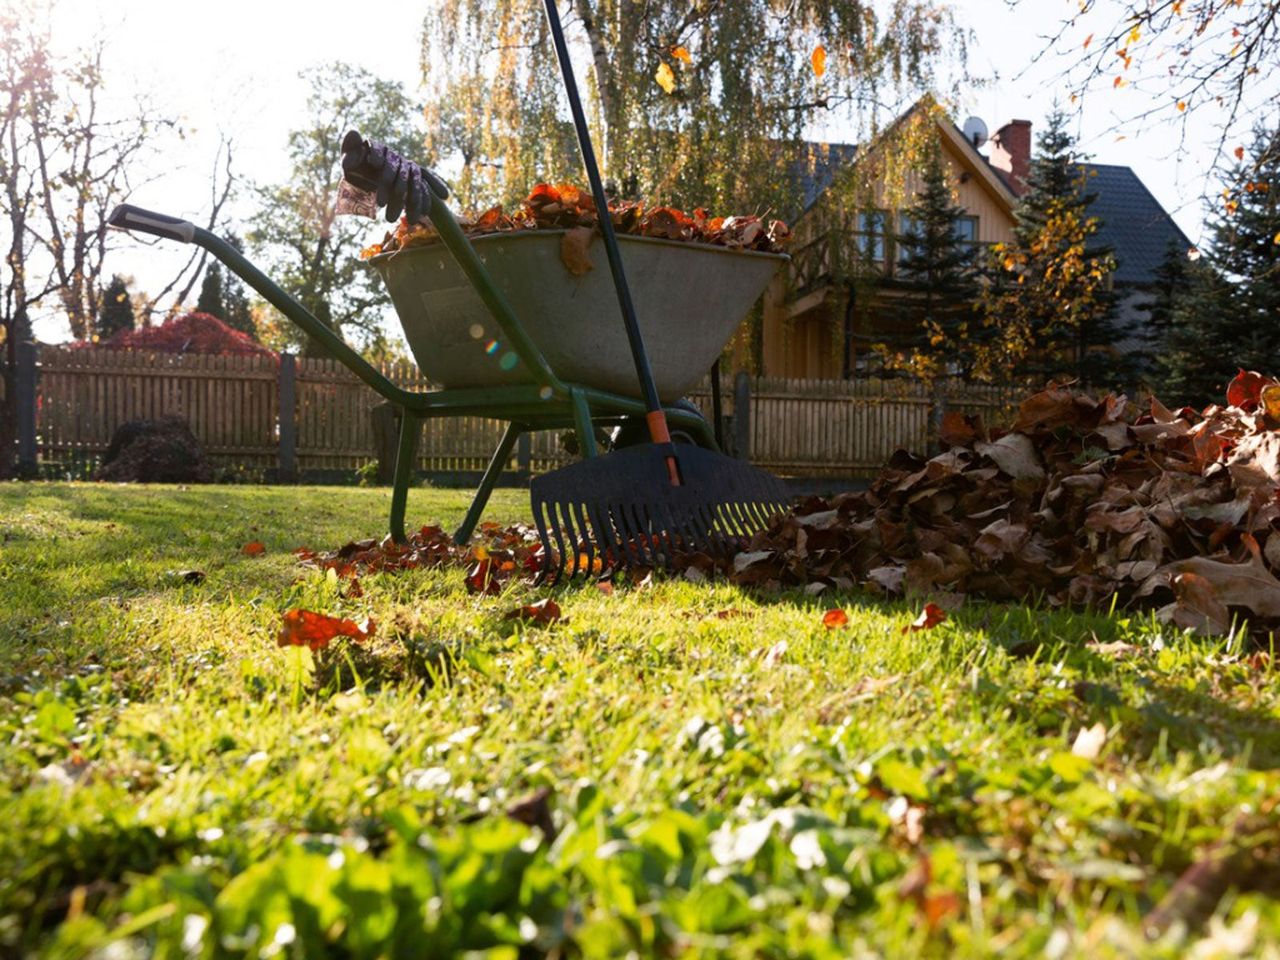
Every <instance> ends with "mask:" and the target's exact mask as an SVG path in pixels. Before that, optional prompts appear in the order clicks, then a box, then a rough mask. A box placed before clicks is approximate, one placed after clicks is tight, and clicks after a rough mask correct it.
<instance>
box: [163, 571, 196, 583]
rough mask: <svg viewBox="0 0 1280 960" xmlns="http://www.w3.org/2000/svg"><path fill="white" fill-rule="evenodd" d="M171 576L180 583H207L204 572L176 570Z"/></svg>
mask: <svg viewBox="0 0 1280 960" xmlns="http://www.w3.org/2000/svg"><path fill="white" fill-rule="evenodd" d="M169 576H170V577H172V578H173V579H174V580H176V581H177V582H179V583H191V584H200V583H204V581H205V572H204V571H203V570H175V571H173V573H171V574H170V575H169Z"/></svg>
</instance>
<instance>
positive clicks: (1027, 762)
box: [0, 484, 1280, 958]
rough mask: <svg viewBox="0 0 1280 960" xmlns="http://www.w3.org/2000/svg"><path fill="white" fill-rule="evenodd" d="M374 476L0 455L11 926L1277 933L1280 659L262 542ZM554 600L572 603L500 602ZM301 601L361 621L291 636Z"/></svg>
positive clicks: (1051, 939)
mask: <svg viewBox="0 0 1280 960" xmlns="http://www.w3.org/2000/svg"><path fill="white" fill-rule="evenodd" d="M388 501H389V492H388V491H385V490H367V489H333V488H329V489H320V488H264V487H203V488H191V489H184V488H174V487H137V486H105V485H78V484H25V485H17V484H9V485H4V486H0V541H2V542H0V823H2V824H3V827H2V828H0V955H3V956H20V955H23V954H25V953H34V954H42V955H48V956H85V955H96V956H101V957H134V956H138V957H142V956H159V957H196V956H203V957H209V956H259V955H261V956H270V955H278V956H284V957H294V956H296V957H315V956H321V955H325V954H332V955H341V956H352V957H375V956H404V957H418V956H443V955H451V954H456V953H461V952H463V951H468V950H470V951H476V953H475V954H473V955H475V956H493V957H517V956H522V957H523V956H541V955H550V956H558V957H566V956H569V957H571V956H579V955H586V956H618V957H621V956H627V955H630V956H637V957H650V956H664V957H667V956H691V957H703V956H734V957H753V958H754V957H783V956H811V957H833V958H834V957H850V956H860V955H885V956H901V957H915V956H980V955H990V954H993V953H997V952H1000V953H1003V954H1005V955H1009V956H1044V955H1048V956H1056V957H1064V956H1076V955H1087V956H1089V957H1091V958H1100V957H1107V956H1132V955H1155V956H1169V957H1174V956H1184V955H1187V954H1188V952H1189V951H1191V950H1193V949H1198V950H1200V951H1202V952H1201V953H1200V954H1197V955H1199V956H1218V955H1234V954H1233V953H1232V952H1231V951H1233V950H1235V951H1238V952H1241V953H1244V954H1263V955H1270V956H1280V905H1278V903H1277V901H1276V900H1275V899H1272V897H1273V896H1274V895H1275V893H1276V890H1275V889H1274V887H1272V888H1271V889H1268V885H1269V884H1274V883H1275V882H1276V880H1275V874H1276V873H1280V856H1278V851H1280V843H1277V838H1276V836H1275V832H1274V828H1271V830H1270V831H1269V830H1268V829H1262V830H1261V831H1259V829H1258V827H1259V825H1261V826H1262V827H1264V828H1265V827H1267V825H1268V823H1269V822H1270V821H1269V820H1268V818H1269V817H1270V818H1274V817H1275V816H1276V814H1275V811H1274V804H1275V802H1276V798H1277V795H1280V774H1278V773H1277V768H1278V767H1280V697H1278V695H1277V676H1278V674H1277V672H1276V671H1275V670H1274V669H1273V668H1269V667H1268V666H1267V665H1266V664H1265V662H1263V659H1262V658H1258V657H1254V658H1252V659H1250V657H1249V653H1250V652H1249V651H1239V650H1237V649H1236V648H1235V647H1234V646H1233V644H1232V643H1231V642H1229V641H1210V640H1204V639H1199V638H1194V637H1188V636H1184V635H1179V634H1177V633H1174V632H1171V631H1170V630H1169V629H1168V628H1161V627H1160V626H1159V625H1158V624H1156V623H1154V622H1153V620H1152V618H1150V617H1149V616H1145V615H1143V616H1136V615H1135V616H1129V617H1126V616H1124V615H1115V616H1111V617H1107V616H1100V615H1083V614H1078V613H1077V614H1066V613H1053V612H1047V611H1042V610H1037V609H1032V608H1027V607H993V606H982V605H968V606H965V607H964V608H963V609H961V610H960V611H958V612H956V613H954V614H953V615H952V616H951V618H950V619H949V620H948V621H947V622H946V623H944V624H943V625H942V626H940V627H937V628H936V629H933V630H930V631H922V632H918V633H904V631H903V628H904V627H905V626H906V625H907V624H908V623H910V621H911V620H912V619H913V617H914V616H915V614H916V613H917V612H918V610H919V607H920V603H921V601H917V602H914V603H910V604H902V603H885V602H882V601H879V600H876V599H874V598H872V597H869V596H867V595H864V594H860V593H853V594H847V595H841V596H822V597H817V598H813V597H806V596H803V595H783V596H777V597H765V596H755V595H751V594H748V593H745V592H743V591H741V590H739V589H736V588H732V587H728V586H725V585H715V584H694V583H690V582H687V581H661V580H659V581H657V582H655V583H653V584H652V586H650V587H646V588H643V589H640V588H621V587H620V588H618V589H617V590H616V591H614V592H613V594H612V595H607V594H605V593H604V592H603V591H601V590H598V589H596V588H595V587H592V586H585V587H584V586H577V587H574V588H570V589H561V590H555V591H548V590H545V589H544V590H537V589H534V588H532V587H528V586H525V585H523V584H520V585H514V586H512V587H510V588H508V590H507V592H506V593H505V594H504V595H503V596H500V597H475V596H471V595H469V594H468V593H467V592H466V591H465V589H464V585H463V576H464V573H463V571H462V570H460V569H449V570H440V571H414V572H411V573H405V574H400V575H371V576H366V577H364V578H362V583H363V587H364V595H363V597H361V598H359V599H347V598H346V597H345V596H344V591H345V590H346V584H345V583H342V582H338V581H335V580H334V579H332V578H331V577H327V576H326V575H324V574H321V573H319V572H315V571H307V570H304V569H301V568H300V567H299V566H298V565H297V563H296V562H295V559H294V558H293V557H292V556H291V554H290V551H291V550H293V549H294V548H296V547H299V546H303V545H307V546H311V547H314V548H317V549H320V548H325V549H327V548H331V547H334V546H337V545H339V544H341V543H343V542H344V541H346V540H349V539H352V538H358V537H364V536H373V535H380V534H381V532H382V529H383V524H384V522H385V516H386V512H387V507H388ZM466 502H467V498H466V496H464V495H463V494H461V493H458V492H452V491H435V490H417V491H414V492H413V494H412V495H411V499H410V519H411V520H412V521H415V522H419V523H421V522H426V521H428V520H438V521H443V522H446V523H450V522H455V521H456V520H458V519H459V518H460V517H461V514H462V511H463V509H464V507H465V505H466ZM526 509H527V502H526V497H525V494H523V493H520V492H516V491H508V492H500V493H499V495H498V496H497V497H495V501H494V504H493V506H492V508H491V510H490V516H491V517H492V518H493V519H499V520H503V521H511V520H517V519H520V518H521V517H523V516H524V514H525V510H526ZM251 540H259V541H262V542H263V543H264V544H265V545H266V548H267V549H266V552H265V554H263V555H262V556H258V557H250V556H246V555H244V554H242V553H241V552H240V548H241V546H242V545H243V544H244V543H246V542H248V541H251ZM185 570H200V571H202V572H203V573H204V574H205V578H204V581H203V582H202V583H199V584H192V583H188V582H187V581H186V580H185V579H184V578H183V577H182V576H181V575H180V574H181V572H182V571H185ZM548 593H551V594H553V595H554V596H555V598H556V600H557V602H558V603H559V604H560V605H561V607H562V608H563V612H564V616H565V620H563V621H562V622H560V623H556V624H554V625H551V626H549V627H547V626H522V625H520V624H518V623H516V622H513V621H510V620H505V619H504V614H505V613H506V612H507V611H509V610H511V609H512V608H513V607H515V606H517V605H519V604H521V603H527V602H529V601H530V600H533V599H537V598H538V597H539V596H542V595H546V594H548ZM833 606H840V607H843V608H844V609H845V610H847V611H848V613H849V616H850V622H849V625H848V626H847V627H845V628H843V629H836V630H828V629H826V628H824V626H823V624H822V613H823V611H824V610H826V609H827V608H829V607H833ZM294 607H305V608H307V609H311V610H316V611H320V612H325V613H331V614H342V615H343V616H350V617H352V618H356V619H359V618H361V617H365V616H372V617H374V618H375V619H376V621H377V622H378V635H377V638H376V639H375V640H374V641H373V642H372V643H370V644H368V645H365V646H360V647H357V646H355V645H353V644H349V643H348V642H347V641H339V642H338V643H337V644H336V645H335V646H334V647H333V648H331V649H329V650H327V651H324V652H322V653H320V654H317V655H313V654H311V653H310V652H309V651H307V650H305V649H302V648H290V649H281V648H279V647H277V645H276V642H275V637H276V633H277V631H278V629H279V624H280V618H281V614H282V613H284V612H285V611H286V610H288V609H291V608H294ZM1098 724H1101V725H1102V727H1103V728H1105V731H1106V735H1105V743H1104V744H1103V745H1102V747H1101V750H1100V753H1098V755H1097V756H1088V755H1087V754H1089V751H1087V750H1083V748H1082V749H1081V751H1080V752H1082V753H1085V754H1086V756H1081V755H1079V754H1078V753H1073V751H1072V748H1073V745H1075V744H1076V738H1077V736H1078V735H1079V734H1080V732H1081V731H1082V730H1088V729H1090V728H1094V727H1095V725H1098ZM538 791H546V793H545V798H546V799H545V801H541V800H539V799H538V797H539V796H540V794H539V793H538ZM513 807H514V811H513V809H512V808H513ZM512 813H514V814H515V815H514V816H512ZM525 821H527V822H529V823H532V824H541V825H540V826H538V825H527V823H526V822H525ZM1234 827H1239V831H1238V836H1239V839H1238V841H1237V842H1233V843H1228V844H1227V845H1226V846H1225V847H1224V848H1223V849H1222V850H1220V851H1219V854H1218V856H1220V857H1221V858H1222V860H1223V864H1222V866H1221V868H1220V869H1217V870H1216V871H1215V870H1214V869H1212V868H1210V869H1208V870H1206V871H1205V872H1206V874H1208V875H1209V878H1208V880H1206V881H1204V882H1202V883H1201V884H1200V886H1199V888H1188V890H1186V891H1184V893H1186V895H1185V896H1180V897H1179V898H1178V903H1177V905H1176V908H1175V909H1172V910H1169V911H1166V912H1165V913H1164V914H1162V915H1160V916H1163V917H1165V918H1169V917H1172V922H1171V923H1168V924H1162V925H1164V926H1167V927H1168V929H1167V932H1166V933H1165V934H1164V935H1163V936H1162V937H1159V938H1156V939H1148V937H1147V936H1146V934H1145V927H1146V926H1148V923H1147V920H1146V919H1144V918H1149V917H1150V915H1151V913H1152V911H1153V909H1155V907H1156V906H1157V904H1159V903H1160V902H1161V901H1162V900H1166V899H1167V898H1166V895H1167V894H1168V893H1169V891H1170V889H1171V887H1173V885H1174V884H1175V881H1177V879H1178V878H1179V876H1180V875H1182V874H1183V873H1184V871H1186V870H1187V868H1188V867H1189V866H1191V865H1192V864H1194V863H1196V862H1197V861H1198V860H1201V859H1203V858H1205V856H1206V853H1207V852H1208V851H1209V850H1210V847H1211V845H1212V844H1213V843H1215V841H1221V840H1223V839H1224V837H1227V836H1228V834H1230V832H1231V831H1232V829H1233V828H1234ZM1220 877H1221V878H1223V879H1220ZM1226 881H1230V883H1229V884H1227V883H1226ZM1224 888H1225V892H1224ZM1197 889H1199V890H1201V891H1202V893H1201V894H1200V895H1197V894H1196V891H1197ZM1218 948H1221V949H1224V950H1226V951H1228V952H1227V953H1224V954H1219V953H1214V952H1212V951H1213V950H1214V949H1218ZM1267 951H1271V953H1270V954H1267Z"/></svg>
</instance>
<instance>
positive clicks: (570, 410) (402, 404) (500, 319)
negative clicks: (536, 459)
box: [108, 203, 719, 544]
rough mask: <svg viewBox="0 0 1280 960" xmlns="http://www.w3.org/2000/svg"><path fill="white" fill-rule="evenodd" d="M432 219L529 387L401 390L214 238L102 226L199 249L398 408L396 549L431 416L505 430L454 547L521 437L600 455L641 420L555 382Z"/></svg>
mask: <svg viewBox="0 0 1280 960" xmlns="http://www.w3.org/2000/svg"><path fill="white" fill-rule="evenodd" d="M430 219H431V222H432V225H433V226H434V227H435V228H436V231H437V233H438V234H439V236H440V241H441V242H442V243H443V244H444V247H445V248H446V249H447V250H448V251H449V253H450V254H451V255H452V256H453V258H454V259H455V260H456V261H457V263H458V265H459V266H460V267H461V268H462V271H463V273H464V274H465V275H466V277H467V279H468V280H469V281H470V282H471V285H472V286H473V287H474V288H475V290H476V292H477V293H478V294H479V296H480V298H481V300H482V301H483V302H484V304H485V306H486V307H488V309H489V312H490V313H491V314H492V315H493V318H494V320H495V321H496V322H497V323H498V326H499V328H500V329H501V330H502V333H503V335H504V336H505V337H506V341H507V343H508V344H510V346H511V347H512V349H514V350H515V352H516V355H517V356H518V357H519V358H520V361H521V363H523V364H524V366H525V368H526V369H527V370H528V371H529V373H530V375H531V376H532V378H533V381H534V382H533V383H531V384H527V385H505V386H497V387H468V388H459V389H442V390H435V391H411V390H405V389H403V388H402V387H398V386H396V384H394V383H392V382H391V381H390V380H389V379H387V378H386V377H385V376H383V375H382V373H381V372H379V371H378V369H377V368H376V367H374V366H373V365H372V364H371V363H369V361H367V360H366V359H365V358H364V357H362V356H360V354H359V353H357V352H356V351H355V350H354V349H352V348H351V347H350V346H349V345H348V344H347V343H346V341H344V340H343V339H342V338H341V337H340V336H339V335H338V334H336V333H334V332H333V331H332V330H330V329H329V328H328V327H326V326H325V325H324V324H323V323H321V322H320V320H318V319H317V318H316V317H315V315H314V314H312V313H311V312H310V311H309V310H307V308H306V307H304V306H303V305H302V304H301V303H299V302H298V301H297V300H296V299H295V298H294V297H292V296H290V295H289V294H288V293H286V292H285V291H284V290H282V289H281V288H280V287H279V286H277V285H276V284H275V283H274V282H273V281H272V280H271V278H269V277H268V276H267V275H266V274H264V273H263V272H262V271H261V270H259V269H258V268H257V267H255V266H254V265H253V264H252V263H251V262H250V261H249V260H248V259H247V258H246V257H245V256H244V255H243V254H241V253H240V251H238V250H237V249H236V248H235V247H233V246H232V245H231V244H230V243H228V242H227V241H226V240H224V239H222V238H221V237H219V236H217V235H216V234H214V233H212V232H210V231H208V230H205V229H202V228H200V227H197V226H196V225H195V224H192V223H190V222H188V221H185V220H181V219H179V218H176V217H171V216H167V215H164V214H157V213H153V212H151V211H148V210H142V209H140V208H138V207H135V206H132V205H130V204H122V205H120V206H118V207H116V209H115V210H113V211H112V213H111V215H110V217H108V223H109V224H110V225H112V226H116V227H122V228H124V229H127V230H136V231H139V232H145V233H151V234H155V235H157V236H161V237H166V238H169V239H173V240H180V241H183V242H186V243H195V244H198V245H199V246H201V247H203V248H204V249H205V250H207V251H208V252H209V253H210V254H211V255H212V256H213V257H215V258H216V259H217V260H218V261H220V262H221V263H222V264H224V265H225V266H226V267H227V269H229V270H230V271H231V272H232V273H234V274H236V276H238V277H240V279H242V280H243V281H244V282H245V283H247V284H248V285H249V286H250V287H252V288H253V289H254V290H256V291H257V292H258V293H259V294H260V295H261V296H262V297H263V299H265V300H266V301H267V302H268V303H270V304H271V305H272V306H273V307H275V308H276V309H277V310H279V311H280V312H281V313H283V314H284V315H285V316H286V317H288V318H289V319H290V320H292V321H293V322H294V323H295V324H296V325H297V326H298V327H300V328H301V329H302V330H303V331H304V332H306V333H307V334H308V335H309V336H310V337H312V338H313V339H314V340H315V341H317V342H318V343H319V344H320V346H321V347H323V348H324V349H325V350H326V351H327V352H328V353H329V354H331V355H332V356H333V357H334V359H336V360H338V361H339V362H340V363H342V364H343V365H344V366H346V367H347V368H348V369H350V370H351V372H352V373H354V374H355V375H356V376H357V377H359V378H360V379H361V380H363V381H364V382H365V383H366V384H368V385H369V386H370V387H372V388H373V390H374V391H376V392H377V393H378V394H380V395H381V396H382V397H384V398H385V399H386V400H387V401H388V402H390V403H391V404H392V405H393V406H394V407H396V408H397V409H398V410H399V412H400V435H399V442H398V444H397V448H396V465H395V474H394V479H393V482H392V492H391V516H390V523H389V526H390V534H391V538H392V539H393V540H394V541H395V542H397V543H404V542H405V541H406V539H407V537H406V532H405V509H406V506H407V503H408V496H409V487H410V486H411V484H412V482H413V473H414V459H415V456H416V453H417V447H418V439H419V436H420V434H421V426H422V421H424V420H429V419H434V418H438V417H476V416H478V417H487V418H490V419H494V420H504V421H506V423H507V428H506V430H505V431H504V433H503V435H502V439H501V440H500V441H499V443H498V446H497V449H496V450H494V452H493V456H492V457H491V458H490V460H489V465H488V467H486V469H485V471H484V475H483V476H482V477H481V480H480V485H479V486H478V487H477V489H476V492H475V496H474V497H473V499H472V501H471V506H470V507H469V508H468V510H467V513H466V516H465V517H464V518H463V520H462V523H461V524H460V525H459V526H458V528H457V530H455V531H454V534H453V539H454V542H455V543H459V544H461V543H465V542H466V541H467V540H469V539H470V537H471V534H472V532H473V531H474V530H475V527H476V524H478V523H479V521H480V517H481V514H482V513H483V512H484V508H485V506H486V505H487V504H488V501H489V497H490V495H491V494H492V493H493V488H494V486H495V485H496V484H497V481H498V478H499V476H500V475H501V473H502V471H503V469H504V467H505V466H506V464H507V462H508V461H509V460H510V457H511V451H512V449H513V448H514V447H515V444H516V441H517V440H518V439H519V437H520V435H521V434H523V433H526V432H530V431H534V430H546V429H560V428H565V427H570V428H572V429H573V430H574V432H575V434H576V435H577V439H578V448H579V451H580V453H581V455H582V456H583V457H595V456H597V455H598V454H599V449H598V447H597V445H596V438H595V427H596V426H597V425H606V426H607V425H614V424H618V423H620V422H621V421H622V419H623V418H625V417H632V416H641V417H642V416H643V415H644V414H645V404H644V401H642V400H640V399H638V398H634V397H627V396H623V395H621V394H617V393H612V392H609V391H605V390H599V389H595V388H592V387H587V386H583V385H579V384H574V383H566V382H565V381H563V380H561V379H560V377H558V376H557V375H556V373H555V371H554V370H552V369H551V366H550V364H549V363H548V362H547V360H546V358H545V357H544V356H543V354H542V352H541V351H540V350H539V349H538V348H537V346H536V345H535V344H534V342H533V340H532V339H530V337H529V336H528V334H527V333H526V331H525V329H524V327H523V326H522V325H521V323H520V320H519V318H518V317H517V316H516V313H515V310H514V309H513V308H512V307H511V304H510V302H509V301H508V300H507V298H506V296H505V295H504V294H503V292H502V291H501V290H500V289H499V288H498V286H497V284H496V283H495V282H494V280H493V278H492V277H491V276H490V274H489V271H488V270H487V269H486V268H485V266H484V264H483V263H482V262H481V260H480V257H479V255H478V254H477V253H476V251H475V249H474V248H473V247H472V246H471V244H470V242H469V241H468V240H467V238H466V236H465V234H463V232H462V228H461V227H460V226H459V225H458V222H457V220H456V219H455V218H454V216H453V213H452V211H450V210H449V208H448V206H446V205H445V204H444V203H435V204H432V208H431V212H430ZM663 409H664V411H665V412H666V415H667V419H668V421H669V422H670V424H671V427H672V429H673V430H680V431H684V432H685V433H687V434H689V435H691V436H692V437H693V439H694V441H695V442H696V443H698V444H700V445H702V446H705V447H707V448H709V449H712V450H718V449H719V447H718V445H717V443H716V437H715V434H714V431H713V430H712V428H711V426H710V425H709V424H708V423H707V421H706V420H705V419H703V417H701V416H700V415H699V414H697V413H695V412H693V411H691V410H688V409H683V408H681V407H679V406H671V405H664V406H663Z"/></svg>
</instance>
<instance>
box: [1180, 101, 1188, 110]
mask: <svg viewBox="0 0 1280 960" xmlns="http://www.w3.org/2000/svg"><path fill="white" fill-rule="evenodd" d="M1186 109H1187V101H1185V100H1179V101H1178V112H1179V113H1185V112H1186Z"/></svg>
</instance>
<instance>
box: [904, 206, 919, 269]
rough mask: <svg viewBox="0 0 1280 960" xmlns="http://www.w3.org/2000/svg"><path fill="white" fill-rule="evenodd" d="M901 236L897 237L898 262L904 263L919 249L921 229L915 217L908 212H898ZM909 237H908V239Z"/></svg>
mask: <svg viewBox="0 0 1280 960" xmlns="http://www.w3.org/2000/svg"><path fill="white" fill-rule="evenodd" d="M898 223H899V225H900V226H901V236H900V237H899V239H898V262H899V263H905V262H906V261H907V259H908V258H909V257H911V256H912V255H913V254H914V253H916V252H917V251H918V250H919V247H920V240H921V239H922V234H923V232H924V231H923V230H922V229H921V227H920V224H919V223H918V222H917V221H916V218H915V217H913V216H911V215H910V214H906V213H900V214H898ZM908 238H910V239H908Z"/></svg>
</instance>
